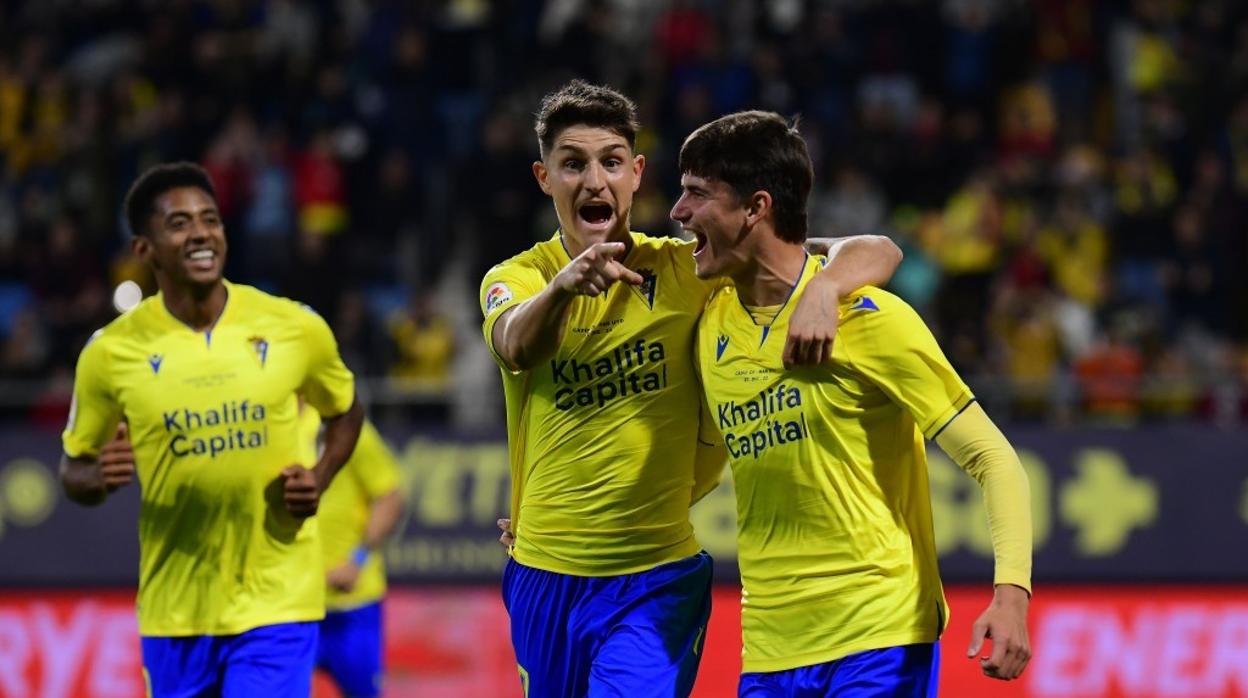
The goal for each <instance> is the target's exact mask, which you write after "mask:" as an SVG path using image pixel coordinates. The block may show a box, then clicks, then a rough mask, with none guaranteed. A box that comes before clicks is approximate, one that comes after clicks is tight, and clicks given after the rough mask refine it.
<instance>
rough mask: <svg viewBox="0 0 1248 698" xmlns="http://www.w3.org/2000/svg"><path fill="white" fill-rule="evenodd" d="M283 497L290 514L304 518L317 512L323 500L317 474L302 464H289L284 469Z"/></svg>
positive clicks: (282, 475)
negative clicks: (318, 505)
mask: <svg viewBox="0 0 1248 698" xmlns="http://www.w3.org/2000/svg"><path fill="white" fill-rule="evenodd" d="M281 478H282V499H283V500H284V501H285V502H286V511H288V512H290V515H291V516H293V517H295V518H297V519H303V518H307V517H309V516H312V515H313V514H315V513H316V507H317V504H319V503H320V500H321V488H320V485H319V484H318V483H317V481H316V475H315V474H314V473H313V472H312V471H311V470H310V469H308V468H305V467H303V466H302V465H288V466H286V467H285V468H283V469H282V473H281Z"/></svg>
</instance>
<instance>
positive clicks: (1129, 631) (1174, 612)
mask: <svg viewBox="0 0 1248 698" xmlns="http://www.w3.org/2000/svg"><path fill="white" fill-rule="evenodd" d="M1033 646H1034V648H1035V653H1034V657H1035V658H1034V660H1033V661H1032V665H1031V667H1030V668H1029V669H1028V672H1027V677H1028V679H1029V684H1030V685H1029V688H1030V689H1031V691H1032V693H1033V694H1034V695H1036V696H1043V697H1045V698H1058V697H1065V696H1085V695H1103V694H1106V693H1108V692H1111V691H1113V690H1114V689H1116V690H1117V691H1119V692H1120V693H1121V695H1125V696H1130V697H1131V698H1181V697H1186V696H1221V695H1244V694H1248V606H1238V605H1235V606H1219V605H1208V604H1191V603H1187V604H1175V605H1173V606H1160V605H1147V606H1141V607H1139V608H1138V610H1137V611H1136V612H1135V613H1129V614H1128V615H1127V616H1126V617H1125V618H1124V614H1123V613H1122V612H1121V611H1119V610H1117V609H1115V608H1114V607H1113V606H1110V605H1099V604H1098V605H1093V604H1061V605H1056V606H1049V607H1048V608H1046V609H1045V610H1044V612H1042V613H1041V614H1040V619H1039V623H1038V624H1037V632H1036V634H1035V642H1034V645H1033ZM1115 695H1118V694H1117V693H1116V694H1115Z"/></svg>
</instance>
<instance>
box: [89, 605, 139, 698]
mask: <svg viewBox="0 0 1248 698" xmlns="http://www.w3.org/2000/svg"><path fill="white" fill-rule="evenodd" d="M95 625H96V633H95V634H96V637H97V638H98V640H97V642H96V646H97V647H98V650H97V651H96V653H95V661H93V662H91V682H90V687H91V693H92V695H95V696H99V697H100V698H104V697H105V696H117V697H118V698H121V697H122V696H136V695H142V694H143V686H142V685H140V682H139V680H138V679H137V678H136V677H135V674H134V670H135V667H141V666H142V665H143V660H142V659H141V658H140V657H139V643H137V642H135V640H134V638H135V636H136V635H137V634H138V632H139V628H138V623H137V621H136V620H135V618H134V613H132V612H129V611H121V610H112V611H108V612H106V613H104V614H102V615H101V617H100V619H99V621H98V622H97V623H96V624H95Z"/></svg>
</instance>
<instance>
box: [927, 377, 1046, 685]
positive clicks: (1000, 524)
mask: <svg viewBox="0 0 1248 698" xmlns="http://www.w3.org/2000/svg"><path fill="white" fill-rule="evenodd" d="M936 443H937V444H938V445H939V446H940V447H941V449H942V450H944V452H945V453H946V454H948V455H949V457H950V458H952V459H953V460H954V462H956V463H957V464H958V465H959V466H960V467H961V468H962V469H963V470H965V471H966V472H967V473H969V474H970V476H971V477H973V478H975V480H976V481H977V482H979V485H980V487H981V488H982V489H983V492H984V506H985V508H986V509H987V511H988V527H989V530H990V531H991V535H992V551H993V557H994V558H995V559H996V572H995V574H994V578H993V581H994V593H993V600H992V603H990V604H989V606H988V608H987V610H985V611H984V612H983V613H982V614H980V616H979V618H978V619H977V620H976V621H975V625H974V626H973V627H972V631H971V643H970V646H969V647H968V648H967V657H968V658H970V657H974V656H976V655H977V654H979V652H980V649H981V648H982V647H983V641H984V639H985V638H989V639H991V640H992V654H991V655H989V656H984V657H981V658H980V667H981V668H982V669H983V672H984V674H985V675H986V676H990V677H992V678H996V679H1005V680H1009V679H1014V678H1018V676H1019V675H1021V674H1022V673H1023V669H1024V668H1026V666H1027V662H1028V661H1029V660H1030V659H1031V643H1030V640H1029V639H1028V637H1027V608H1028V605H1029V604H1030V601H1031V504H1030V503H1031V494H1030V488H1029V485H1028V482H1027V473H1026V472H1025V471H1024V470H1023V466H1022V464H1021V463H1020V462H1019V460H1018V455H1017V454H1016V453H1015V452H1014V449H1013V447H1011V446H1010V444H1009V442H1008V441H1007V440H1006V438H1005V436H1004V435H1003V434H1002V433H1001V431H1000V430H999V429H997V426H996V425H995V424H993V423H992V420H991V419H990V418H989V417H988V414H987V413H986V412H984V408H983V407H981V406H980V405H979V403H977V402H976V403H972V404H971V405H970V406H968V407H967V408H966V409H965V410H963V412H962V414H960V415H958V416H957V417H955V418H954V419H953V421H951V422H949V424H948V425H946V426H945V428H944V430H943V431H942V432H941V433H940V434H938V435H937V436H936Z"/></svg>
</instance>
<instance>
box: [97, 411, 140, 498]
mask: <svg viewBox="0 0 1248 698" xmlns="http://www.w3.org/2000/svg"><path fill="white" fill-rule="evenodd" d="M99 463H100V478H101V479H102V480H103V481H104V488H105V489H107V490H108V491H109V492H114V491H116V490H117V488H119V487H123V486H125V485H128V484H130V483H131V482H132V481H133V480H134V447H133V446H131V444H130V428H129V426H127V425H126V423H125V422H119V423H118V424H117V431H116V433H114V434H113V440H112V441H109V442H108V443H106V444H104V447H103V448H101V449H100V458H99Z"/></svg>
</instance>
